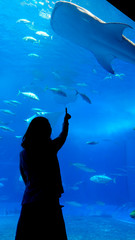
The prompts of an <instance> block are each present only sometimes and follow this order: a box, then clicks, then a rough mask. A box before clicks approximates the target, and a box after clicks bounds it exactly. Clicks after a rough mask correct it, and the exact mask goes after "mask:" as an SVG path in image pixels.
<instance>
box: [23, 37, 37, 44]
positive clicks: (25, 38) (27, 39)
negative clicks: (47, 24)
mask: <svg viewBox="0 0 135 240" xmlns="http://www.w3.org/2000/svg"><path fill="white" fill-rule="evenodd" d="M23 40H25V41H30V42H35V43H40V40H37V39H36V38H34V37H31V36H27V37H24V38H23Z"/></svg>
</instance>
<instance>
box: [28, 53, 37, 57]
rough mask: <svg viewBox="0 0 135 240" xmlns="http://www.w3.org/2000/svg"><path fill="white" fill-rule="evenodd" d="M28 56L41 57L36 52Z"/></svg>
mask: <svg viewBox="0 0 135 240" xmlns="http://www.w3.org/2000/svg"><path fill="white" fill-rule="evenodd" d="M28 57H37V58H39V55H38V54H36V53H29V54H28Z"/></svg>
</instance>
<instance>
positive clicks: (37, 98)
mask: <svg viewBox="0 0 135 240" xmlns="http://www.w3.org/2000/svg"><path fill="white" fill-rule="evenodd" d="M19 94H22V95H24V96H26V97H29V98H32V99H34V100H37V101H39V97H38V96H37V95H36V94H35V93H32V92H21V91H19V92H18V95H19Z"/></svg>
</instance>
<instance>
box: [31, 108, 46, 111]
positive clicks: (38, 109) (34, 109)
mask: <svg viewBox="0 0 135 240" xmlns="http://www.w3.org/2000/svg"><path fill="white" fill-rule="evenodd" d="M31 110H32V111H34V112H44V110H43V109H41V108H32V109H31Z"/></svg>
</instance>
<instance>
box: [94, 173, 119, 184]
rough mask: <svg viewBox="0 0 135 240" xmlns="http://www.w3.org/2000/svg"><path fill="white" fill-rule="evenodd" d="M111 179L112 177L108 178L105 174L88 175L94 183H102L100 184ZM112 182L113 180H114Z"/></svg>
mask: <svg viewBox="0 0 135 240" xmlns="http://www.w3.org/2000/svg"><path fill="white" fill-rule="evenodd" d="M112 180H113V179H112V178H110V177H108V176H106V175H94V176H92V177H90V181H92V182H95V183H102V184H104V183H108V182H110V181H112ZM114 182H115V180H114Z"/></svg>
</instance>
